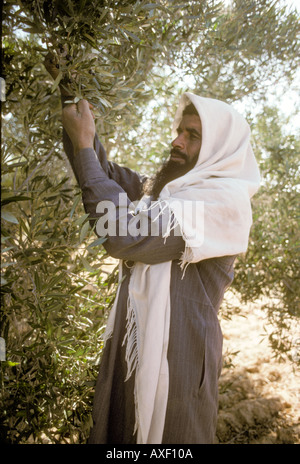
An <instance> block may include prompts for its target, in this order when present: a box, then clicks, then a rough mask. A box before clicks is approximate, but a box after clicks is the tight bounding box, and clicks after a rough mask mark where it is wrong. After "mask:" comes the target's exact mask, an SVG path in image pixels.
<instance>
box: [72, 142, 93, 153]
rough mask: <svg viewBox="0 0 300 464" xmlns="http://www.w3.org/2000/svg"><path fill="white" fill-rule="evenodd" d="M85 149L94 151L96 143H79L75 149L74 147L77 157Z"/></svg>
mask: <svg viewBox="0 0 300 464" xmlns="http://www.w3.org/2000/svg"><path fill="white" fill-rule="evenodd" d="M85 149H92V150H94V143H92V142H82V143H78V144H77V145H75V147H74V153H75V155H77V154H78V153H79V151H81V150H85Z"/></svg>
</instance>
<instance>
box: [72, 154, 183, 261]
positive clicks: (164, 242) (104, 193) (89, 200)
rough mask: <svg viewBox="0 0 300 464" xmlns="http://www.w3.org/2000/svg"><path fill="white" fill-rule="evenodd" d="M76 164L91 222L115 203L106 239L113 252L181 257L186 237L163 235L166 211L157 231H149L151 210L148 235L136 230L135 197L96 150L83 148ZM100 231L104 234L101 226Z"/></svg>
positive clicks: (120, 255) (141, 257) (142, 257)
mask: <svg viewBox="0 0 300 464" xmlns="http://www.w3.org/2000/svg"><path fill="white" fill-rule="evenodd" d="M73 165H74V170H75V172H76V173H77V178H78V182H79V185H80V188H81V190H82V198H83V203H84V207H85V210H86V212H87V213H88V214H89V215H90V221H91V223H93V222H95V221H97V222H98V221H99V219H100V218H103V216H104V210H103V211H102V207H104V206H106V207H107V208H108V209H109V208H110V207H111V208H110V213H112V214H111V215H110V217H109V218H108V222H109V225H110V227H108V230H107V235H106V241H105V242H104V244H103V245H104V247H105V249H106V250H107V252H108V253H109V254H110V255H111V256H113V257H114V258H119V259H124V260H131V261H139V262H143V263H146V264H156V263H159V262H164V261H170V260H174V259H179V258H180V256H181V254H182V252H183V251H184V246H185V245H184V240H183V239H182V237H181V236H180V235H176V234H172V235H170V236H169V237H168V238H164V237H163V235H162V224H163V222H164V220H168V218H166V217H164V215H162V216H161V217H160V219H159V221H158V223H157V227H156V229H155V234H151V233H149V231H151V230H152V229H151V227H152V226H153V223H152V217H151V214H150V211H148V212H147V213H144V215H143V222H144V225H145V221H146V228H147V230H148V233H147V234H146V235H141V234H135V231H136V224H137V222H138V221H139V217H133V216H132V214H130V212H129V211H130V204H131V198H129V196H128V194H127V192H126V191H125V190H124V188H122V186H121V185H120V184H119V183H117V182H116V181H115V180H114V179H111V178H109V176H108V175H107V173H106V172H105V170H104V168H103V167H102V165H101V163H100V160H99V157H98V156H97V155H96V153H95V151H94V150H92V149H89V148H87V149H83V150H80V151H79V153H78V154H77V155H76V156H75V157H74V158H73ZM125 172H126V171H125ZM125 172H124V171H123V173H122V176H123V177H122V179H123V180H124V178H125V177H126V175H125ZM129 175H130V174H129ZM125 183H126V184H127V182H125ZM120 195H121V197H120ZM133 196H136V194H135V195H133ZM120 198H121V201H120ZM99 205H100V209H99ZM104 209H105V208H104ZM164 214H165V215H166V214H167V213H164ZM105 217H107V216H105ZM97 225H98V224H97ZM130 230H131V232H130ZM96 231H97V233H98V235H100V236H102V234H99V229H98V228H97V226H96Z"/></svg>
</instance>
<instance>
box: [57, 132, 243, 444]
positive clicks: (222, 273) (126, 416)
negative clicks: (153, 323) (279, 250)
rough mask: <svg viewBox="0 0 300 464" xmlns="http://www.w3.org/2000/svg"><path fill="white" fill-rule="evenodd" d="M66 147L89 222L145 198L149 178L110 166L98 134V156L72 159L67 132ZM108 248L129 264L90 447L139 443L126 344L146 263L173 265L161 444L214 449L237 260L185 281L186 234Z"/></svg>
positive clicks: (202, 265)
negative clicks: (138, 273) (222, 316)
mask: <svg viewBox="0 0 300 464" xmlns="http://www.w3.org/2000/svg"><path fill="white" fill-rule="evenodd" d="M64 148H65V151H66V154H67V156H68V158H69V161H70V163H71V166H72V168H73V171H74V174H75V176H76V178H77V181H78V183H79V185H80V187H81V190H82V198H83V203H84V207H85V210H86V212H87V213H89V214H90V218H96V217H97V216H99V214H98V215H97V214H96V206H97V204H98V202H100V201H103V200H110V201H112V202H114V203H115V205H116V207H118V200H119V193H124V192H125V193H126V194H127V198H128V203H130V202H132V201H135V200H137V199H139V198H140V197H141V195H142V186H143V182H144V180H145V179H144V178H142V177H141V176H139V175H138V174H137V173H136V172H134V171H131V170H130V169H128V168H123V167H120V166H118V165H117V164H115V163H112V162H108V160H107V158H106V154H105V150H104V148H103V146H102V144H101V143H100V141H99V139H98V137H97V136H96V138H95V152H96V155H97V156H96V155H95V152H94V151H93V150H91V149H84V150H81V151H80V152H79V153H78V154H77V155H76V157H75V156H73V148H72V144H71V141H70V139H69V138H68V136H67V134H66V133H65V132H64ZM128 220H129V218H128ZM149 221H150V218H149ZM91 222H93V219H91ZM104 247H105V248H106V250H107V252H108V253H109V254H110V255H111V256H113V257H115V258H119V259H122V260H123V263H124V264H123V275H124V276H125V279H124V281H123V282H122V284H121V288H120V294H119V299H118V307H117V313H116V321H115V327H114V333H113V336H112V338H111V339H109V340H108V342H107V344H106V347H105V349H104V352H103V356H102V360H101V366H100V372H99V376H98V380H97V384H96V389H95V398H94V406H93V422H94V425H93V428H92V430H91V435H90V439H89V443H98V444H133V443H136V435H134V433H133V432H134V424H135V409H134V397H133V388H134V374H133V375H132V376H131V378H130V379H129V380H127V381H126V382H125V381H124V379H125V377H126V373H127V366H126V363H125V347H124V346H123V345H122V343H123V338H124V335H125V325H126V312H127V297H128V282H129V277H130V267H131V266H132V265H134V262H135V261H136V262H143V263H146V264H156V263H159V262H164V261H172V268H171V288H170V296H171V320H170V336H169V346H168V364H169V392H168V403H167V411H166V419H165V426H164V433H163V440H162V443H163V444H211V443H214V439H215V431H216V421H217V410H218V378H219V375H220V372H221V367H222V333H221V329H220V325H219V321H218V317H217V312H218V309H219V307H220V304H221V302H222V299H223V296H224V292H225V289H226V288H227V287H228V286H229V285H230V283H231V282H232V279H233V265H234V260H235V257H234V256H227V257H218V258H214V259H207V260H203V261H200V262H199V263H195V264H190V265H189V266H188V267H187V268H186V271H185V276H184V278H182V271H181V269H180V266H179V258H180V256H181V253H182V252H183V250H184V241H183V239H182V237H180V236H175V235H174V234H173V235H171V236H170V237H168V238H167V240H165V239H164V238H163V237H162V236H155V237H153V236H150V235H149V236H146V237H141V236H139V237H131V236H130V235H128V236H126V237H118V236H116V237H108V238H107V241H106V242H105V243H104Z"/></svg>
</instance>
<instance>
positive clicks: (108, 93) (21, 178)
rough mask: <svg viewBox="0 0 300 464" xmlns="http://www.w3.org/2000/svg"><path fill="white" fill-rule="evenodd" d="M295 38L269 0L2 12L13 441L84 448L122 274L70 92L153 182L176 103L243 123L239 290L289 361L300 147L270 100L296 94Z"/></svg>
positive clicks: (120, 157)
mask: <svg viewBox="0 0 300 464" xmlns="http://www.w3.org/2000/svg"><path fill="white" fill-rule="evenodd" d="M298 34H299V18H298V16H297V14H296V13H295V12H292V11H289V10H288V9H286V8H285V7H284V6H282V4H280V3H278V2H275V1H270V0H258V1H256V2H253V1H250V0H246V1H240V0H238V1H234V2H232V3H230V2H222V1H220V2H216V1H212V0H207V1H201V2H199V1H194V0H188V1H186V2H182V1H180V0H157V1H156V2H149V1H146V0H131V1H126V2H123V1H117V0H80V1H75V0H68V1H66V2H59V1H57V0H47V1H42V0H19V1H18V2H16V1H10V0H6V1H5V2H4V6H3V34H2V74H1V75H2V78H3V79H4V80H5V93H6V96H5V101H2V102H1V106H2V108H1V109H2V140H3V145H2V212H1V225H2V228H1V229H2V230H1V244H2V277H1V279H2V311H1V334H0V336H1V337H2V338H3V339H4V340H5V342H6V360H5V361H2V362H1V439H2V440H3V441H6V442H10V443H11V442H13V443H27V442H34V443H39V442H43V441H45V439H48V440H49V441H50V442H59V443H63V442H72V441H75V442H77V443H84V442H85V440H86V438H87V437H88V434H89V428H90V425H91V416H90V411H91V403H92V398H93V388H94V382H95V378H96V375H97V372H98V365H99V360H100V357H101V348H102V345H101V334H102V332H103V329H104V326H105V320H106V317H107V314H108V312H109V309H110V307H111V304H112V302H113V299H114V294H115V284H116V271H115V263H113V262H111V261H110V260H109V258H108V257H107V256H106V255H105V253H104V251H103V248H102V247H101V239H100V240H99V239H96V237H95V235H94V233H93V231H92V230H90V228H89V225H88V222H87V217H86V215H85V214H84V210H83V207H82V205H81V195H80V191H79V189H78V187H77V186H76V184H75V181H74V178H73V175H72V173H71V172H70V169H69V166H68V163H67V161H66V157H65V155H64V153H63V148H62V142H61V136H62V132H61V118H60V114H61V103H60V95H59V86H61V85H65V84H67V85H68V87H69V88H71V90H72V94H73V95H74V97H77V98H82V97H84V98H86V99H88V100H89V101H90V102H91V103H92V104H93V105H94V108H95V113H96V126H97V132H98V134H99V136H100V138H101V140H102V142H103V144H104V146H105V148H106V149H107V152H108V154H109V156H110V158H111V159H113V160H115V161H117V162H119V163H126V165H127V166H129V167H131V168H134V169H138V170H140V171H142V172H143V173H147V174H151V173H153V172H155V170H156V168H157V166H158V165H160V164H161V162H162V161H163V159H164V158H165V157H167V156H168V153H169V146H170V141H171V124H170V122H171V121H172V119H173V116H174V111H175V108H176V104H177V101H178V98H179V95H180V94H181V93H182V91H185V90H190V91H195V92H198V93H199V94H202V95H204V96H211V97H215V98H220V99H222V100H225V101H227V102H229V103H232V104H233V105H235V106H236V107H237V109H239V110H240V111H242V112H243V113H244V114H245V116H246V117H247V118H248V120H249V122H250V123H251V126H252V129H253V144H254V149H255V153H256V156H257V159H258V160H259V163H260V167H261V172H262V177H263V183H262V188H261V190H260V192H259V193H258V194H257V195H256V197H255V198H254V201H253V206H254V224H253V228H252V233H251V239H250V244H249V250H248V252H247V253H246V254H245V255H244V256H241V257H240V258H239V260H238V262H237V266H236V279H235V282H234V289H235V291H236V292H237V293H238V294H239V296H240V298H242V300H244V301H253V300H254V299H256V298H259V297H261V296H263V295H265V296H268V297H271V299H272V305H268V306H267V307H266V311H267V312H268V314H269V317H270V320H271V321H272V322H273V323H274V332H273V333H272V334H271V335H270V342H271V343H272V346H273V347H274V350H275V353H276V354H278V355H280V356H283V355H285V356H290V353H291V341H290V337H289V330H288V327H289V324H291V323H293V321H295V320H298V319H299V285H298V284H297V282H298V281H297V278H298V277H299V274H298V273H299V271H298V269H299V263H298V255H297V251H298V248H297V247H298V244H297V243H298V242H297V225H298V223H297V221H298V219H299V209H298V208H299V207H298V203H299V202H297V201H296V198H297V194H298V188H299V187H298V186H299V171H298V166H297V164H298V163H297V161H298V157H299V156H298V155H299V140H298V139H297V134H296V133H292V132H291V131H289V130H287V129H288V128H289V124H290V122H288V121H286V120H284V118H283V116H282V113H281V112H280V108H277V107H276V105H274V104H272V105H270V104H269V100H268V98H269V95H271V94H272V91H273V89H274V88H275V85H278V84H280V85H281V86H282V88H283V89H290V88H291V87H292V86H294V85H295V84H294V82H295V80H294V78H295V74H296V70H297V68H298V67H299V57H300V53H299V42H298V41H297V36H298ZM49 51H50V52H51V53H52V54H53V55H54V56H55V57H56V58H57V60H58V61H59V66H60V67H59V72H58V76H57V78H56V79H55V81H53V80H52V79H51V78H50V76H49V75H48V74H47V72H46V70H45V67H44V65H43V61H44V59H45V56H46V55H47V53H48V52H49ZM61 55H63V57H64V59H63V60H61ZM233 310H236V309H234V308H228V307H227V308H223V309H222V311H223V314H224V315H225V316H230V313H231V312H232V311H233Z"/></svg>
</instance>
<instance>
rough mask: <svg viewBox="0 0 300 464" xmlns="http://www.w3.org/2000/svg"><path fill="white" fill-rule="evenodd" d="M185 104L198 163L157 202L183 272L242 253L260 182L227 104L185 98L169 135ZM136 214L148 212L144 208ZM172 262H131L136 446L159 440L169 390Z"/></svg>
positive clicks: (129, 336)
mask: <svg viewBox="0 0 300 464" xmlns="http://www.w3.org/2000/svg"><path fill="white" fill-rule="evenodd" d="M190 102H192V103H193V104H194V106H195V107H196V109H197V111H198V113H199V116H200V119H201V124H202V145H201V149H200V153H199V157H198V161H197V163H196V165H195V167H194V168H193V169H192V170H190V171H189V172H188V173H187V174H185V175H184V176H182V177H179V178H177V179H175V180H173V181H171V182H170V183H168V184H167V185H166V186H165V187H164V188H163V189H162V191H161V193H160V195H159V198H158V202H157V205H158V206H160V207H161V210H162V211H166V206H167V208H169V210H170V215H169V217H170V218H171V217H172V218H173V219H172V226H171V225H169V227H167V232H166V236H167V235H168V234H169V232H170V229H171V228H173V227H175V226H179V228H180V231H181V234H182V236H183V238H184V240H185V251H184V253H183V255H182V260H181V261H182V266H183V267H185V266H186V265H188V264H189V263H196V262H199V261H201V260H203V259H208V258H215V257H219V256H228V255H236V254H239V253H242V252H245V251H246V250H247V245H248V238H249V232H250V227H251V224H252V211H251V203H250V198H251V197H252V196H253V195H254V193H255V192H256V191H257V190H258V188H259V183H260V175H259V170H258V167H257V163H256V160H255V158H254V155H253V151H252V148H251V145H250V128H249V125H248V124H247V122H246V121H245V119H244V118H243V117H242V116H241V115H240V114H239V113H238V112H237V111H235V110H234V109H233V108H232V107H231V106H229V105H227V104H226V103H224V102H221V101H218V100H215V99H211V98H203V97H199V96H197V95H194V94H192V93H184V94H183V96H182V97H181V99H180V102H179V106H178V109H177V111H176V114H175V119H174V123H173V136H174V137H175V135H176V129H177V128H178V126H179V124H180V121H181V119H182V113H183V110H184V108H185V107H186V106H187V105H188V104H189V103H190ZM142 201H143V202H145V201H146V200H145V199H142ZM195 205H196V206H195ZM193 208H196V209H193ZM138 211H139V210H138ZM171 213H173V216H172V215H171ZM138 214H140V215H143V214H148V211H145V210H141V211H140V212H139V213H138ZM195 218H196V219H197V220H196V224H195ZM171 264H172V262H171V261H169V262H164V263H161V264H155V265H148V264H143V263H135V265H134V267H133V270H132V273H131V277H130V282H129V298H128V314H127V333H126V337H125V340H124V342H125V343H126V352H127V354H126V360H127V363H128V377H129V376H130V375H131V373H132V371H133V370H134V369H135V371H136V372H135V406H136V429H137V432H138V433H137V443H143V444H144V443H150V444H159V443H161V440H162V435H163V429H164V421H165V413H166V407H167V400H168V385H169V375H168V362H167V350H168V340H169V324H170V278H171ZM116 306H117V298H116V303H115V306H114V308H113V310H112V313H111V315H110V318H109V321H108V325H107V332H106V338H108V337H109V336H110V335H111V333H112V330H113V324H114V318H115V311H116Z"/></svg>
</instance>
